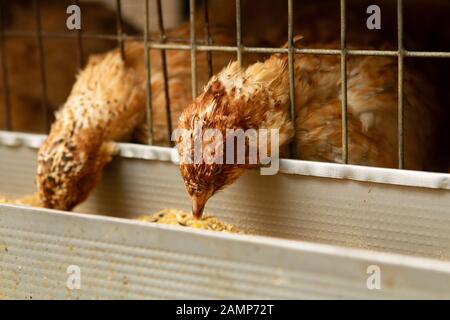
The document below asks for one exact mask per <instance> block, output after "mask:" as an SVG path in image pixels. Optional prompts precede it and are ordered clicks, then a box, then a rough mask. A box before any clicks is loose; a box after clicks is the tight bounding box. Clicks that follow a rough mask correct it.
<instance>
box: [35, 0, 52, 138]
mask: <svg viewBox="0 0 450 320" xmlns="http://www.w3.org/2000/svg"><path fill="white" fill-rule="evenodd" d="M33 6H34V8H33V9H34V14H35V23H36V46H37V48H38V59H39V72H40V80H41V106H42V112H43V115H44V122H45V129H46V131H47V132H48V131H49V130H50V112H49V110H48V95H47V76H46V71H45V56H44V45H43V43H42V20H41V5H40V1H39V0H34V1H33Z"/></svg>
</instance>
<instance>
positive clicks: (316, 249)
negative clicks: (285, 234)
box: [0, 205, 450, 299]
mask: <svg viewBox="0 0 450 320" xmlns="http://www.w3.org/2000/svg"><path fill="white" fill-rule="evenodd" d="M0 249H1V250H0V296H1V297H2V298H23V299H27V298H32V299H65V298H71V299H75V298H77V299H78V298H79V299H103V298H111V299H119V298H131V299H134V298H196V299H208V298H224V299H227V298H261V299H265V298H285V299H293V298H450V291H449V289H448V288H449V287H450V263H449V262H440V261H436V260H430V259H423V258H411V257H404V256H398V255H392V254H384V253H375V252H368V251H362V250H355V249H347V248H339V247H333V246H328V245H319V244H313V243H305V242H298V241H288V240H279V239H273V238H264V237H255V236H245V235H229V234H220V233H215V232H209V231H197V230H186V229H182V228H180V227H171V226H159V225H153V224H152V225H150V224H144V223H141V222H133V221H130V220H121V219H113V218H107V217H99V216H90V215H80V214H73V213H64V212H54V211H48V210H36V209H29V208H28V209H27V208H18V207H16V208H13V207H11V206H5V205H3V206H0ZM70 265H76V266H78V267H79V268H80V271H81V273H80V274H81V289H80V290H69V289H68V288H67V286H66V281H67V278H68V274H67V273H66V270H67V268H68V266H70ZM370 265H376V266H378V267H379V268H380V271H381V289H380V290H369V289H368V288H367V285H366V282H367V278H368V277H369V275H368V274H367V273H366V270H367V267H368V266H370Z"/></svg>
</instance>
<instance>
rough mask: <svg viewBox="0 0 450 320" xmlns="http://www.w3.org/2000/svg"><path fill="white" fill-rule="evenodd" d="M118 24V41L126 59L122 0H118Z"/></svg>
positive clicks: (121, 53) (122, 55) (122, 54)
mask: <svg viewBox="0 0 450 320" xmlns="http://www.w3.org/2000/svg"><path fill="white" fill-rule="evenodd" d="M116 24H117V42H118V44H119V48H120V56H121V57H122V60H124V61H125V46H124V41H125V39H124V37H123V21H122V1H121V0H116Z"/></svg>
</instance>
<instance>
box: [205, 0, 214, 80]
mask: <svg viewBox="0 0 450 320" xmlns="http://www.w3.org/2000/svg"><path fill="white" fill-rule="evenodd" d="M203 22H204V33H205V42H206V44H207V45H208V46H210V45H212V37H211V30H210V27H209V13H208V0H203ZM206 61H207V63H208V78H211V77H212V76H213V66H212V54H211V51H210V50H208V51H206Z"/></svg>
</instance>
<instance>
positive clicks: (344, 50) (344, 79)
mask: <svg viewBox="0 0 450 320" xmlns="http://www.w3.org/2000/svg"><path fill="white" fill-rule="evenodd" d="M340 9H341V105H342V111H341V114H342V163H345V164H347V163H348V127H347V30H346V28H347V18H346V14H347V12H346V11H347V10H346V2H345V0H341V4H340Z"/></svg>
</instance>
